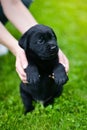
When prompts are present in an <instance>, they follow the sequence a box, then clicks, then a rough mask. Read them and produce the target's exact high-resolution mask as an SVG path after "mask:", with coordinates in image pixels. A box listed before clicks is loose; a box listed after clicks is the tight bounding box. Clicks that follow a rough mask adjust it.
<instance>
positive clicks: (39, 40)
mask: <svg viewBox="0 0 87 130" xmlns="http://www.w3.org/2000/svg"><path fill="white" fill-rule="evenodd" d="M37 43H38V44H43V43H44V38H43V37H42V36H41V37H40V38H39V39H38V41H37Z"/></svg>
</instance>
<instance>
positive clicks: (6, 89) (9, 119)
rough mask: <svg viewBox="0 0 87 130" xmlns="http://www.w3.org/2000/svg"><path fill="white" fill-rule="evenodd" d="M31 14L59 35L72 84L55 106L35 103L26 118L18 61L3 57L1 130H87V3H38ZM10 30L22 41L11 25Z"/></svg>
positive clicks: (0, 72) (0, 68)
mask: <svg viewBox="0 0 87 130" xmlns="http://www.w3.org/2000/svg"><path fill="white" fill-rule="evenodd" d="M30 10H31V12H32V14H33V15H34V17H35V18H36V19H37V21H38V22H39V23H42V24H46V25H49V26H51V27H52V28H53V29H54V31H55V32H56V34H57V37H58V42H59V46H60V48H61V49H62V50H63V52H64V53H65V54H66V56H67V57H68V59H69V62H70V70H69V82H68V83H67V84H66V85H65V87H64V91H63V94H62V96H61V97H60V98H57V99H56V100H55V103H54V105H53V106H48V107H47V108H43V107H42V106H41V105H40V104H39V103H35V110H34V111H33V112H32V113H29V114H28V115H27V116H24V115H23V104H22V103H21V98H20V94H19V83H20V79H19V77H18V76H17V73H16V71H15V57H14V56H13V55H12V54H11V53H9V54H8V55H6V56H3V57H0V75H1V76H0V130H87V1H86V0H73V1H72V0H66V1H65V0H61V1H58V0H48V1H47V0H44V1H42V0H36V1H35V2H34V3H33V4H32V6H31V8H30ZM7 28H8V29H9V30H10V32H11V33H12V34H13V35H14V36H15V37H16V38H17V39H18V38H19V37H20V33H19V32H18V31H17V30H16V29H15V28H14V26H12V25H11V24H10V23H8V24H7Z"/></svg>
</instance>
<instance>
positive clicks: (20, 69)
mask: <svg viewBox="0 0 87 130" xmlns="http://www.w3.org/2000/svg"><path fill="white" fill-rule="evenodd" d="M27 66H28V61H27V58H26V55H25V52H24V50H23V49H22V48H20V49H19V50H18V51H17V55H16V71H17V73H18V75H19V77H20V79H21V80H22V82H23V83H27V76H26V73H25V71H24V69H25V68H26V67H27Z"/></svg>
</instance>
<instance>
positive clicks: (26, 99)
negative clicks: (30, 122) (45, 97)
mask: <svg viewBox="0 0 87 130" xmlns="http://www.w3.org/2000/svg"><path fill="white" fill-rule="evenodd" d="M20 93H21V98H22V101H23V104H24V107H25V112H24V114H25V115H26V114H27V113H28V112H31V111H32V110H34V107H33V105H32V97H31V95H30V94H29V93H27V92H26V91H25V90H24V89H23V88H22V87H20Z"/></svg>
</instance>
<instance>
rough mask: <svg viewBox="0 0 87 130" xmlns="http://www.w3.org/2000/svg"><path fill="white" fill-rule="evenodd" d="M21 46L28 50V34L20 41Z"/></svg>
mask: <svg viewBox="0 0 87 130" xmlns="http://www.w3.org/2000/svg"><path fill="white" fill-rule="evenodd" d="M19 46H20V47H22V48H23V49H24V50H26V47H27V32H25V33H24V35H23V36H22V37H21V38H20V39H19Z"/></svg>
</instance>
